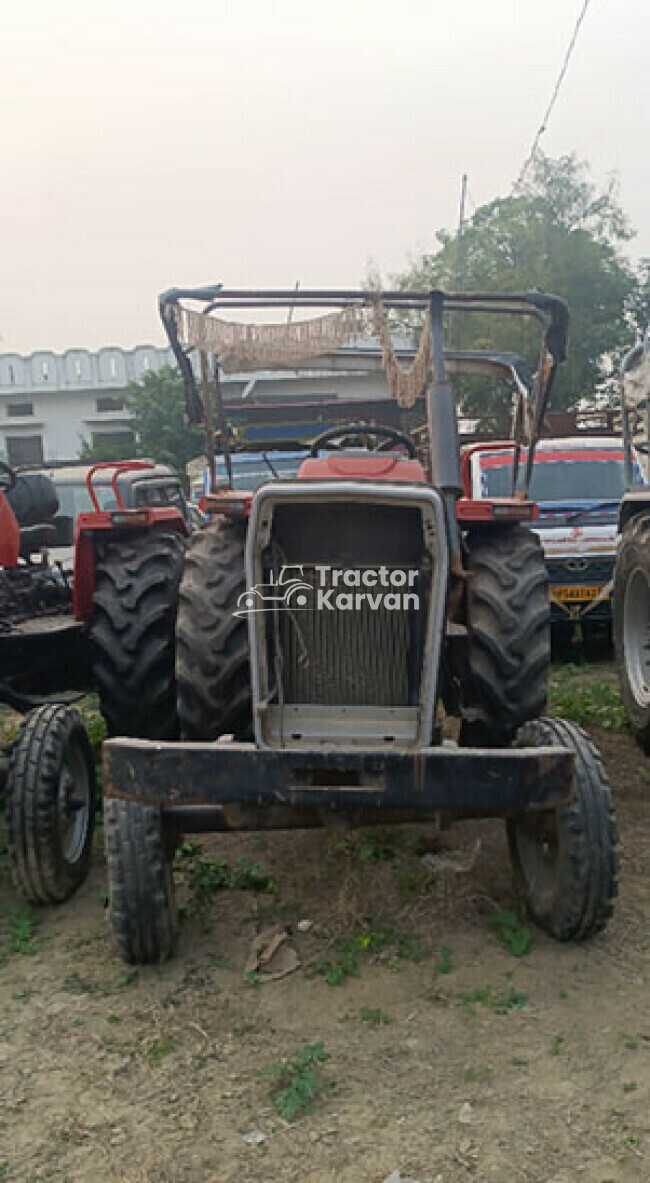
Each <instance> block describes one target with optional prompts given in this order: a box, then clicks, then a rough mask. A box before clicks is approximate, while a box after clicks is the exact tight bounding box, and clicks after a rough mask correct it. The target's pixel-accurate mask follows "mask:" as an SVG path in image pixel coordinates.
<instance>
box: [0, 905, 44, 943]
mask: <svg viewBox="0 0 650 1183" xmlns="http://www.w3.org/2000/svg"><path fill="white" fill-rule="evenodd" d="M40 922H41V919H40V916H39V915H38V914H37V913H36V912H34V911H33V910H32V909H31V908H30V906H29V904H20V905H19V906H18V907H17V908H15V909H14V911H13V912H12V913H11V915H10V916H9V931H8V935H7V950H8V952H9V953H22V954H24V955H31V954H32V953H37V952H38V950H39V949H40V947H41V946H40V941H39V938H38V926H39V924H40Z"/></svg>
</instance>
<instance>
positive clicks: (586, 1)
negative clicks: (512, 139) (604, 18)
mask: <svg viewBox="0 0 650 1183" xmlns="http://www.w3.org/2000/svg"><path fill="white" fill-rule="evenodd" d="M589 4H590V0H584V3H583V5H582V9H581V11H580V13H579V15H578V19H577V20H576V23H575V26H574V29H573V33H572V34H571V40H570V41H569V44H568V47H567V50H566V53H565V55H564V60H563V62H562V66H561V68H560V72H559V74H558V76H557V78H556V80H555V86H554V87H553V93H552V94H551V98H550V100H549V103H548V106H547V108H546V110H545V112H544V115H543V117H542V122H541V123H540V125H539V127H538V129H537V131H536V133H535V136H534V139H533V142H532V144H531V147H530V151H529V153H528V156H527V157H526V159H525V160H524V163H523V164H522V166H521V169H520V171H519V176H518V177H517V180H516V181H515V184H514V185H513V189H515V190H516V189H518V188H519V187H520V186H521V185H522V184H523V182H524V180H525V177H526V173H527V172H528V169H529V168H530V166H531V164H532V163H533V160H534V159H535V156H536V154H537V149H538V148H539V141H540V140H541V138H542V136H543V135H544V132H545V131H546V129H547V127H548V121H549V119H550V117H551V115H552V113H553V108H554V106H555V104H556V102H557V100H558V96H559V93H560V90H561V89H562V83H563V82H564V78H565V76H566V72H567V70H568V68H569V62H570V61H571V55H572V53H573V50H574V49H575V45H576V41H577V40H578V34H579V33H580V29H581V27H582V23H583V21H584V19H585V17H586V15H587V9H588V8H589Z"/></svg>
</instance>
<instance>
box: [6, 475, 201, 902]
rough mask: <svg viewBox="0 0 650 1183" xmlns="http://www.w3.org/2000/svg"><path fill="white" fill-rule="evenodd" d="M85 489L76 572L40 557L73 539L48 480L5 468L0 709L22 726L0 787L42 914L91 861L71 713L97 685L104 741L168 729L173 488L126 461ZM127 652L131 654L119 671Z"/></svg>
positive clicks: (19, 877) (175, 560) (90, 796)
mask: <svg viewBox="0 0 650 1183" xmlns="http://www.w3.org/2000/svg"><path fill="white" fill-rule="evenodd" d="M87 480H88V493H89V499H90V504H91V505H92V512H89V513H87V514H82V515H81V516H80V517H79V519H78V520H77V524H76V537H75V562H74V572H73V571H72V570H66V569H65V567H64V566H62V565H60V564H57V563H52V562H51V561H50V559H49V549H50V548H52V547H58V546H66V545H67V544H69V543H71V542H72V541H73V523H72V521H71V519H69V518H62V517H61V515H60V514H59V513H58V509H59V505H58V499H57V493H56V488H55V485H54V483H53V481H52V479H51V478H50V477H48V476H46V475H44V474H42V473H34V472H27V473H24V472H18V473H16V472H14V471H13V470H12V469H10V468H9V467H8V466H7V465H5V464H0V703H5V704H6V705H8V706H10V707H11V708H13V709H14V710H15V711H18V712H20V713H21V714H24V716H25V717H24V720H23V723H22V725H21V727H20V729H19V731H18V734H17V736H16V737H15V738H14V739H13V740H11V741H10V742H6V743H5V744H4V745H3V747H2V749H0V788H3V790H4V798H5V814H6V823H7V843H8V847H9V853H10V859H11V864H12V868H13V873H14V878H15V880H16V883H17V886H18V887H19V889H20V890H21V891H22V893H23V894H24V895H25V897H26V898H27V899H28V900H29V901H30V902H32V903H40V904H45V903H58V902H60V901H61V900H64V899H66V898H68V896H70V895H71V894H72V893H73V892H74V891H75V890H76V889H77V888H78V887H79V886H80V884H81V883H82V882H83V880H84V879H85V877H86V875H87V873H88V869H89V865H90V857H91V850H92V837H93V825H94V816H95V799H96V793H95V767H94V760H93V754H92V750H91V743H90V739H89V737H88V733H87V730H86V727H85V725H84V722H83V719H82V717H81V715H80V713H79V711H78V709H76V707H75V706H73V705H72V704H73V703H74V702H75V701H76V700H78V699H80V698H81V696H82V694H83V692H85V691H87V690H92V689H94V690H96V691H97V693H98V695H99V702H100V707H101V709H102V712H103V714H104V716H105V718H106V721H107V725H108V728H109V731H110V730H112V731H113V732H115V731H119V732H120V733H121V734H135V735H144V736H156V735H159V734H162V735H165V736H173V735H174V734H175V733H176V730H177V727H176V705H175V682H174V661H173V654H172V655H171V657H170V654H169V650H168V645H167V644H166V642H167V639H168V636H169V633H170V631H171V632H172V633H173V629H174V625H175V619H176V595H177V588H178V581H179V579H180V574H181V570H182V562H183V556H184V549H185V545H186V539H187V536H188V534H189V526H188V520H187V506H186V504H185V500H184V498H183V496H182V491H181V487H180V482H179V479H178V477H177V476H176V475H175V474H174V473H173V472H172V471H171V470H170V469H168V468H166V467H165V466H162V465H155V464H153V463H151V462H150V461H128V462H125V463H123V464H110V465H95V466H94V468H92V469H91V470H90V471H89V473H88V478H87ZM116 588H119V590H118V591H117V592H116V590H115V589H116ZM116 604H117V605H118V607H116ZM136 618H137V631H134V622H135V620H136ZM116 636H118V641H117V643H115V637H116ZM161 638H162V639H163V643H162V645H161ZM124 652H129V653H130V654H132V655H135V654H136V653H137V660H135V661H131V663H130V666H129V668H128V669H127V668H125V665H124V660H123V658H121V656H120V655H121V654H123V653H124Z"/></svg>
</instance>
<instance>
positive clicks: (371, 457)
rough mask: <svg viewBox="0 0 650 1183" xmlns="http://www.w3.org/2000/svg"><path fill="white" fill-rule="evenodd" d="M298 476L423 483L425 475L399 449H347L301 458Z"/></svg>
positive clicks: (325, 479) (417, 462)
mask: <svg viewBox="0 0 650 1183" xmlns="http://www.w3.org/2000/svg"><path fill="white" fill-rule="evenodd" d="M298 476H299V477H300V478H302V479H303V480H321V481H327V480H332V479H339V480H341V479H343V480H345V479H346V478H347V479H348V480H354V479H355V478H356V479H359V478H361V479H362V480H380V481H381V480H384V481H408V482H409V483H411V484H414V485H421V484H424V483H425V481H426V476H425V474H424V469H423V468H422V465H421V464H420V462H419V460H407V459H406V458H405V457H404V456H403V455H402V454H401V453H399V452H368V451H366V450H365V449H363V450H362V449H360V448H359V449H356V448H349V449H346V451H332V452H328V453H327V455H325V456H318V457H316V456H312V457H310V459H308V460H303V462H302V464H301V465H300V470H299V472H298Z"/></svg>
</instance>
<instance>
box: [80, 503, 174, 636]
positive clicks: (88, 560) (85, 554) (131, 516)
mask: <svg viewBox="0 0 650 1183" xmlns="http://www.w3.org/2000/svg"><path fill="white" fill-rule="evenodd" d="M160 529H165V530H176V531H178V533H179V534H182V535H183V536H184V537H187V535H188V534H189V528H188V525H187V522H186V521H185V519H184V517H183V515H182V513H181V511H180V509H177V508H176V506H174V505H165V506H147V507H146V508H145V507H142V508H141V509H118V510H115V509H111V510H100V511H99V513H80V514H79V517H78V518H77V525H76V529H75V544H74V578H73V589H72V606H73V609H74V616H75V620H81V621H84V622H87V621H89V620H90V619H91V618H92V614H93V596H94V594H95V562H96V551H95V544H96V542H97V539H98V538H99V537H100V536H101V537H102V538H106V537H107V536H108V535H113V536H114V537H116V538H124V537H125V536H126V535H129V534H133V533H136V534H145V533H149V532H150V531H151V530H160Z"/></svg>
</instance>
